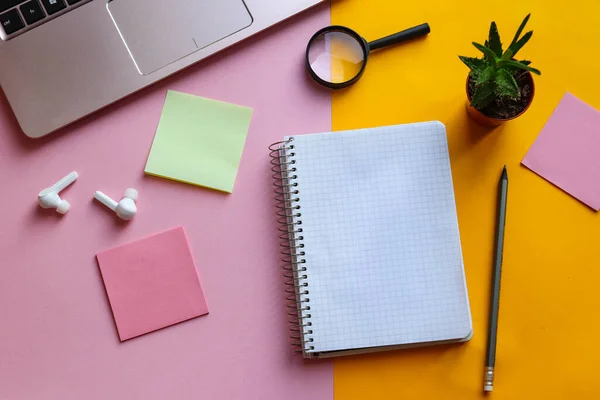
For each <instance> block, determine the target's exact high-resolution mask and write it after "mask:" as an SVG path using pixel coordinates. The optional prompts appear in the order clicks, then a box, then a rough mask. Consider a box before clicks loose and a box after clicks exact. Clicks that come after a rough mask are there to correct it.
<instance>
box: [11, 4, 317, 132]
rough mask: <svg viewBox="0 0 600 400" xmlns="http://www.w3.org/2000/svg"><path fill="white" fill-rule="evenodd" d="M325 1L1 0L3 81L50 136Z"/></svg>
mask: <svg viewBox="0 0 600 400" xmlns="http://www.w3.org/2000/svg"><path fill="white" fill-rule="evenodd" d="M321 1H323V0H280V1H274V0H0V39H1V40H0V85H1V86H2V89H3V90H4V93H5V95H6V97H7V98H8V101H9V103H10V105H11V107H12V109H13V111H14V113H15V115H16V117H17V120H18V121H19V124H20V125H21V128H22V129H23V132H24V133H25V134H26V135H27V136H29V137H32V138H38V137H42V136H44V135H47V134H49V133H51V132H53V131H56V130H57V129H59V128H61V127H63V126H65V125H68V124H70V123H72V122H74V121H76V120H78V119H80V118H82V117H84V116H86V115H88V114H91V113H93V112H94V111H96V110H98V109H100V108H102V107H105V106H107V105H109V104H111V103H113V102H115V101H117V100H119V99H121V98H123V97H125V96H127V95H129V94H131V93H133V92H135V91H138V90H140V89H142V88H144V87H146V86H148V85H150V84H152V83H154V82H156V81H159V80H161V79H163V78H165V77H167V76H169V75H171V74H173V73H175V72H177V71H179V70H181V69H182V68H185V67H187V66H189V65H191V64H194V63H196V62H198V61H200V60H202V59H203V58H206V57H208V56H210V55H211V54H214V53H216V52H218V51H220V50H223V49H225V48H226V47H229V46H231V45H232V44H234V43H237V42H239V41H241V40H243V39H246V38H248V37H250V36H252V35H254V34H256V33H258V32H260V31H262V30H264V29H266V28H268V27H270V26H273V25H274V24H276V23H278V22H281V21H283V20H285V19H287V18H289V17H291V16H293V15H295V14H297V13H299V12H301V11H303V10H306V9H308V8H309V7H311V6H314V5H316V4H317V3H320V2H321Z"/></svg>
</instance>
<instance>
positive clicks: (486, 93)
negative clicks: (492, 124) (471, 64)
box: [471, 81, 496, 110]
mask: <svg viewBox="0 0 600 400" xmlns="http://www.w3.org/2000/svg"><path fill="white" fill-rule="evenodd" d="M495 98H496V83H495V82H494V81H487V82H485V83H483V84H482V85H480V86H478V87H477V88H476V89H475V93H473V97H472V98H471V105H472V106H473V107H475V108H477V109H478V110H481V109H482V108H485V106H487V105H488V104H490V103H491V102H492V101H494V99H495Z"/></svg>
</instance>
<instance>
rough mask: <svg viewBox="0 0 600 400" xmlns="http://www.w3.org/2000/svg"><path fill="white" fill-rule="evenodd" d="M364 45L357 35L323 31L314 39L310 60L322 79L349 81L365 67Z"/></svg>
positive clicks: (309, 54) (314, 70) (309, 52)
mask: <svg viewBox="0 0 600 400" xmlns="http://www.w3.org/2000/svg"><path fill="white" fill-rule="evenodd" d="M365 60H366V54H365V51H364V45H363V44H361V43H360V42H359V41H358V40H357V39H356V38H355V37H353V36H351V35H349V34H346V33H344V32H339V31H329V32H323V33H322V34H320V35H319V36H317V37H316V38H314V40H312V42H311V45H310V48H309V49H308V62H309V65H310V68H311V69H312V70H313V72H314V73H315V74H316V75H317V76H318V77H319V78H321V79H322V80H324V81H326V82H330V83H333V84H339V83H344V82H348V81H350V80H351V79H353V78H354V77H356V76H357V75H359V74H360V72H361V71H362V69H363V66H364V64H365Z"/></svg>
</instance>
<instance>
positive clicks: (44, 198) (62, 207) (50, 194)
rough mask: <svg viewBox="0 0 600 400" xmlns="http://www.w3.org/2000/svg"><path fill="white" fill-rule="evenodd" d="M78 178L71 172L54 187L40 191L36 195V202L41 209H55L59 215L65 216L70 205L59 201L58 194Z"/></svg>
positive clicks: (75, 173)
mask: <svg viewBox="0 0 600 400" xmlns="http://www.w3.org/2000/svg"><path fill="white" fill-rule="evenodd" d="M78 177H79V175H77V172H75V171H73V172H71V173H70V174H69V175H67V176H65V177H64V178H62V179H61V180H60V181H58V182H56V183H55V184H54V185H52V186H50V187H49V188H47V189H44V190H42V191H41V192H40V193H39V194H38V202H39V203H40V206H41V207H42V208H56V211H57V212H59V213H60V214H66V212H67V211H69V207H71V205H70V204H69V202H68V201H66V200H63V199H61V198H60V196H59V195H58V194H59V193H60V192H61V191H62V190H64V189H65V188H66V187H67V186H69V185H70V184H72V183H73V182H75V181H76V180H77V178H78Z"/></svg>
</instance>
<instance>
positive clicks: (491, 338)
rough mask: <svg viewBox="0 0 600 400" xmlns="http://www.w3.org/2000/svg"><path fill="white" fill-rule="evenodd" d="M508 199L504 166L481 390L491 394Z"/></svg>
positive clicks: (506, 175) (499, 190) (500, 187)
mask: <svg viewBox="0 0 600 400" xmlns="http://www.w3.org/2000/svg"><path fill="white" fill-rule="evenodd" d="M507 198H508V173H507V172H506V165H505V166H504V170H502V176H501V177H500V182H499V184H498V213H497V220H496V221H497V222H496V246H495V252H494V269H493V272H492V296H491V301H490V323H489V327H488V329H489V330H488V344H487V356H486V360H485V377H484V383H483V390H484V391H485V392H491V391H492V389H493V387H494V365H495V364H496V339H497V335H498V312H499V308H500V277H501V275H502V252H503V248H504V226H505V225H506V200H507Z"/></svg>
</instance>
